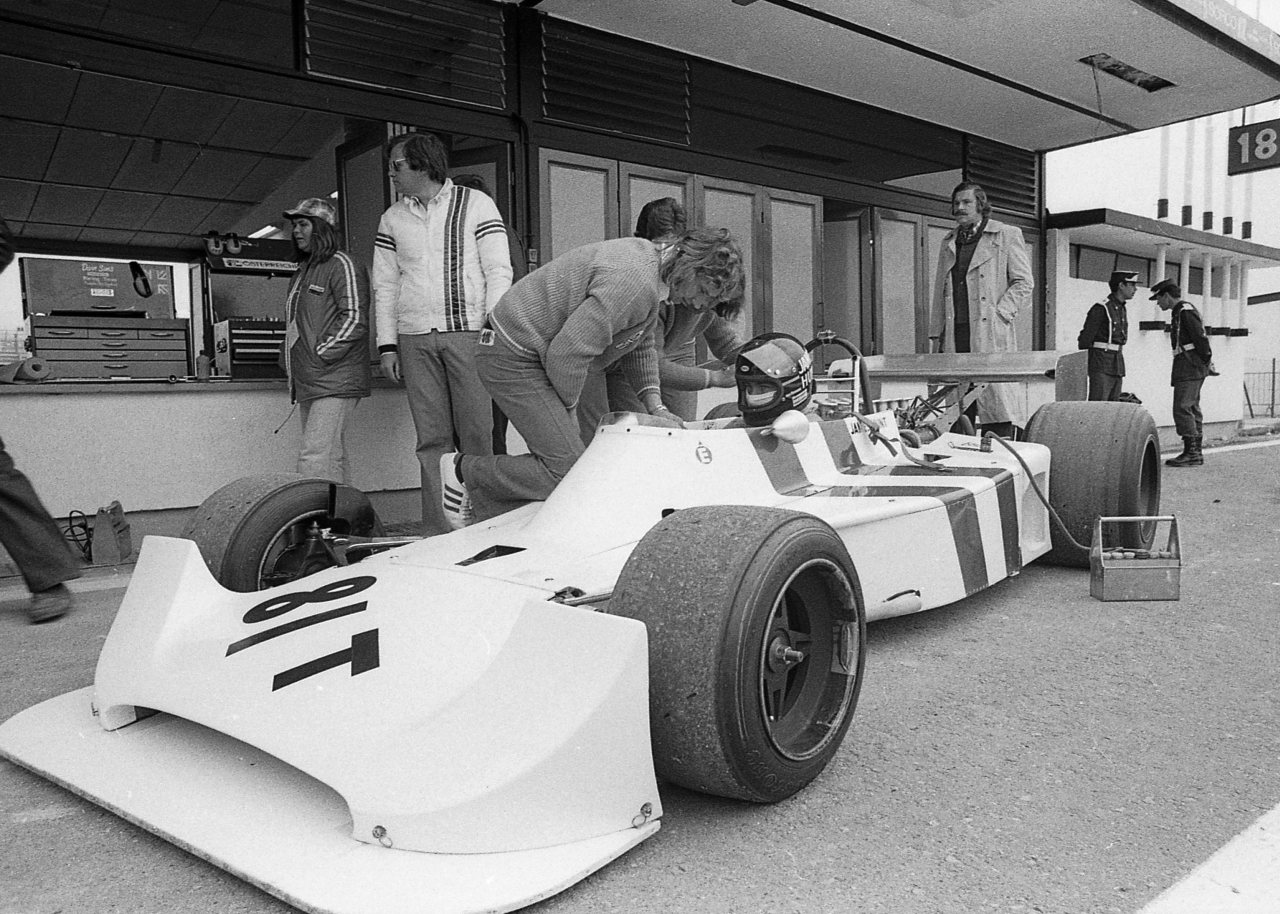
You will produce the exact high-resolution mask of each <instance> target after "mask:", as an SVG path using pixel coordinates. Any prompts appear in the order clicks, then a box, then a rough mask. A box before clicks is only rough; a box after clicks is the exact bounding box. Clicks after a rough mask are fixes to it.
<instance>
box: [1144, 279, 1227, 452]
mask: <svg viewBox="0 0 1280 914" xmlns="http://www.w3.org/2000/svg"><path fill="white" fill-rule="evenodd" d="M1151 291H1152V293H1153V294H1152V296H1151V300H1152V301H1154V302H1156V303H1157V304H1159V305H1160V310H1161V311H1172V312H1173V313H1172V314H1171V315H1170V317H1169V342H1170V343H1171V344H1172V345H1173V371H1172V373H1171V375H1170V383H1171V384H1172V385H1173V424H1174V428H1175V429H1177V431H1178V434H1179V435H1181V436H1182V453H1181V454H1179V455H1178V456H1177V457H1171V458H1170V459H1168V460H1166V461H1165V465H1166V466H1171V467H1198V466H1200V465H1202V464H1203V463H1204V453H1203V451H1202V450H1201V445H1202V444H1203V442H1204V426H1203V416H1202V415H1201V413H1200V387H1201V386H1202V385H1203V384H1204V379H1205V378H1207V377H1208V376H1209V375H1210V374H1211V373H1212V365H1211V363H1212V361H1213V350H1212V349H1211V348H1210V347H1209V337H1208V336H1206V335H1205V332H1204V321H1202V320H1201V319H1200V312H1199V311H1197V310H1196V309H1195V307H1194V306H1193V305H1192V304H1191V303H1189V302H1185V301H1183V300H1182V289H1181V288H1180V287H1179V286H1178V284H1177V283H1176V282H1174V281H1173V280H1172V279H1162V280H1161V281H1160V282H1158V283H1156V284H1155V285H1154V286H1152V287H1151Z"/></svg>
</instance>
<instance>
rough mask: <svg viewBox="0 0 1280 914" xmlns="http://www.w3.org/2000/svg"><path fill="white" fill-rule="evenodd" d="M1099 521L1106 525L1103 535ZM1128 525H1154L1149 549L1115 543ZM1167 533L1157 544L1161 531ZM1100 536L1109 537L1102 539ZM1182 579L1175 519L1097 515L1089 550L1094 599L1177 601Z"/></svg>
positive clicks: (1090, 576) (1180, 552)
mask: <svg viewBox="0 0 1280 914" xmlns="http://www.w3.org/2000/svg"><path fill="white" fill-rule="evenodd" d="M1103 524H1107V525H1108V527H1107V529H1106V531H1105V534H1104V529H1103ZM1130 524H1152V525H1154V526H1155V528H1156V529H1155V531H1154V536H1153V538H1152V547H1151V548H1150V549H1134V548H1129V547H1127V546H1123V545H1120V544H1118V543H1117V542H1116V541H1117V540H1119V539H1122V538H1123V537H1122V536H1121V534H1122V532H1123V531H1124V530H1125V529H1126V527H1127V526H1128V525H1130ZM1164 529H1167V532H1168V535H1167V537H1166V539H1165V541H1164V545H1163V547H1162V546H1161V545H1160V536H1161V533H1162V530H1164ZM1104 535H1105V536H1106V537H1107V538H1108V539H1109V540H1110V542H1108V541H1107V540H1104ZM1181 579H1182V544H1181V542H1180V540H1179V538H1178V519H1177V518H1176V517H1173V516H1172V515H1160V516H1152V517H1099V518H1098V519H1097V520H1096V521H1094V524H1093V545H1092V546H1091V547H1090V549H1089V593H1090V594H1091V595H1092V596H1093V597H1094V599H1097V600H1103V601H1110V600H1177V599H1178V598H1179V597H1180V587H1181V583H1182V581H1181Z"/></svg>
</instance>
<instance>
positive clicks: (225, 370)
mask: <svg viewBox="0 0 1280 914" xmlns="http://www.w3.org/2000/svg"><path fill="white" fill-rule="evenodd" d="M284 338H285V328H284V321H272V320H255V319H253V318H237V317H233V318H230V319H228V320H225V321H219V322H218V323H216V324H214V325H213V363H214V366H215V367H216V368H217V371H218V374H220V375H222V376H223V377H229V378H233V379H254V378H283V377H284V369H283V368H281V367H280V362H279V359H280V346H281V344H282V343H284Z"/></svg>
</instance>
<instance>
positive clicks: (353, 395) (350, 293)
mask: <svg viewBox="0 0 1280 914" xmlns="http://www.w3.org/2000/svg"><path fill="white" fill-rule="evenodd" d="M284 215H285V218H287V219H289V220H290V221H291V222H292V235H293V245H294V248H295V249H296V251H297V255H298V270H297V272H296V273H294V274H293V279H292V280H291V281H290V283H289V292H288V295H287V296H286V298H285V341H284V347H283V356H284V363H285V371H286V372H287V373H288V376H289V395H290V398H291V399H292V400H293V401H295V402H296V403H297V404H298V406H299V409H300V410H301V413H302V448H301V451H300V453H299V454H298V472H299V473H301V474H302V475H304V476H317V477H320V478H323V479H332V480H334V481H337V482H348V481H349V479H348V477H347V461H346V449H345V447H344V446H343V433H344V432H345V431H346V427H347V421H348V420H349V419H350V418H351V412H352V410H354V409H355V405H356V401H357V400H359V399H360V398H361V397H367V396H369V384H370V376H371V373H370V368H369V362H370V355H369V274H368V271H367V270H366V269H365V268H364V267H363V266H362V265H361V264H358V263H356V262H355V261H354V260H352V259H351V256H350V255H349V254H347V253H346V252H344V251H340V250H338V233H337V231H336V230H335V229H334V222H335V214H334V209H333V204H331V203H329V201H327V200H322V199H320V198H318V197H312V198H310V199H308V200H302V201H300V202H299V203H298V205H297V206H296V207H294V208H293V209H291V210H289V211H288V212H286V213H285V214H284Z"/></svg>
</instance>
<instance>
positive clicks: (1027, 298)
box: [929, 182, 1035, 437]
mask: <svg viewBox="0 0 1280 914" xmlns="http://www.w3.org/2000/svg"><path fill="white" fill-rule="evenodd" d="M951 212H952V215H953V216H954V217H955V220H956V228H955V229H954V230H953V231H951V232H948V233H947V235H946V237H945V238H944V239H943V242H942V250H941V253H940V254H939V256H938V273H937V277H936V279H935V281H934V284H933V302H932V307H931V308H930V312H929V349H930V351H932V352H1014V351H1016V350H1017V348H1018V339H1017V333H1016V331H1015V329H1014V323H1013V322H1014V318H1015V317H1016V316H1017V314H1018V312H1019V311H1021V310H1023V309H1024V308H1028V307H1030V306H1031V292H1032V290H1033V289H1034V288H1035V280H1034V278H1033V277H1032V275H1031V259H1030V257H1028V255H1027V245H1026V242H1025V241H1024V240H1023V238H1022V231H1021V230H1020V229H1018V228H1017V227H1016V226H1012V225H1006V224H1004V223H1003V222H998V221H996V220H995V219H992V218H991V204H990V203H989V202H988V200H987V195H986V192H985V191H983V189H982V188H981V187H979V186H978V185H977V184H974V183H972V182H964V183H962V184H959V185H957V186H956V188H955V190H953V191H952V192H951ZM977 406H978V420H979V422H980V423H981V425H982V426H983V427H984V428H986V429H989V430H991V431H994V432H996V433H997V434H1001V435H1004V436H1006V437H1011V436H1012V435H1013V434H1014V429H1015V428H1022V427H1024V426H1025V425H1026V424H1027V405H1026V397H1025V396H1024V395H1023V389H1022V386H1021V385H1020V384H989V385H988V386H987V388H986V390H984V391H983V392H982V394H981V396H979V398H978V403H977Z"/></svg>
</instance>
